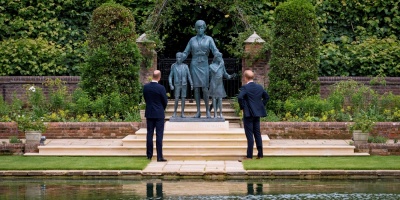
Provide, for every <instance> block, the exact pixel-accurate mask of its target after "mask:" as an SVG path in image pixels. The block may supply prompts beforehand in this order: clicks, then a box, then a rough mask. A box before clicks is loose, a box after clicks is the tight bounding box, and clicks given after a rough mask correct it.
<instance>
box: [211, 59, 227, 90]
mask: <svg viewBox="0 0 400 200" xmlns="http://www.w3.org/2000/svg"><path fill="white" fill-rule="evenodd" d="M210 75H211V76H210V77H211V78H210V88H209V96H210V97H212V98H224V97H226V92H225V88H224V83H223V78H224V77H225V78H229V74H228V73H227V72H226V70H225V67H224V66H223V65H218V64H215V63H213V64H211V65H210Z"/></svg>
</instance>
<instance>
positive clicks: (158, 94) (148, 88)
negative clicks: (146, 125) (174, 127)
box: [143, 82, 168, 118]
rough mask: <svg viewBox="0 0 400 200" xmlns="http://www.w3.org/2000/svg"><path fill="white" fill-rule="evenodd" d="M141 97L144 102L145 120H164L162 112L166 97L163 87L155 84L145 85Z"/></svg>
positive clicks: (166, 102) (165, 105) (165, 104)
mask: <svg viewBox="0 0 400 200" xmlns="http://www.w3.org/2000/svg"><path fill="white" fill-rule="evenodd" d="M143 97H144V101H145V102H146V110H145V114H144V116H145V117H146V118H165V113H164V111H165V108H166V107H167V104H168V97H167V92H166V90H165V88H164V86H162V85H160V84H158V83H156V82H150V83H147V84H145V85H144V87H143Z"/></svg>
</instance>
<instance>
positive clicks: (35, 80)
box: [0, 76, 80, 102]
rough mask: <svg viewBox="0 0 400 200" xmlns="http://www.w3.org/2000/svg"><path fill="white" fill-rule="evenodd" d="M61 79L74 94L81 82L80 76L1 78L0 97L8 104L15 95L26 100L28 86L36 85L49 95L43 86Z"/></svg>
mask: <svg viewBox="0 0 400 200" xmlns="http://www.w3.org/2000/svg"><path fill="white" fill-rule="evenodd" d="M57 78H58V79H60V80H61V81H63V82H64V83H65V86H67V88H68V91H69V92H70V93H72V92H73V91H74V90H75V89H76V88H77V84H78V83H79V81H80V77H79V76H0V90H1V93H0V95H1V96H2V97H3V99H4V100H6V101H7V102H11V100H12V98H13V94H15V95H16V96H17V97H18V98H19V99H25V93H26V89H25V86H26V85H35V86H38V87H41V88H43V92H44V94H47V93H48V91H49V90H48V88H47V87H45V85H43V84H44V83H45V82H46V80H47V79H53V80H55V79H57Z"/></svg>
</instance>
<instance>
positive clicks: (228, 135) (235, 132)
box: [136, 128, 245, 139]
mask: <svg viewBox="0 0 400 200" xmlns="http://www.w3.org/2000/svg"><path fill="white" fill-rule="evenodd" d="M146 134H147V130H146V129H144V128H141V129H139V130H138V131H136V136H137V139H146ZM243 138H245V133H244V129H243V128H230V129H229V130H228V131H226V130H225V131H224V130H222V131H204V130H192V131H168V130H165V131H164V139H243Z"/></svg>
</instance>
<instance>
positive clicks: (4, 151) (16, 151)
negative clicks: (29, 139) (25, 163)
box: [0, 143, 25, 155]
mask: <svg viewBox="0 0 400 200" xmlns="http://www.w3.org/2000/svg"><path fill="white" fill-rule="evenodd" d="M24 152H25V144H22V143H16V144H9V143H6V144H0V155H8V154H12V155H22V154H24Z"/></svg>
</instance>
